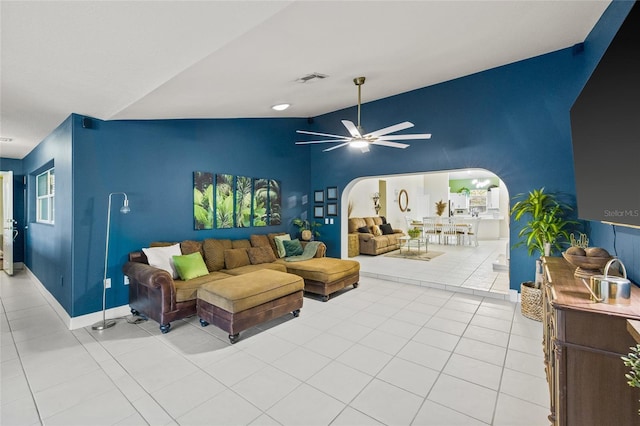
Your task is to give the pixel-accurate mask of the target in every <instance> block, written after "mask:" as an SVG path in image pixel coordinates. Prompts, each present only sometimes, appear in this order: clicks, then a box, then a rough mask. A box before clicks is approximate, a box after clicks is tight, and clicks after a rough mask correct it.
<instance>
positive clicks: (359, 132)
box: [296, 77, 431, 152]
mask: <svg viewBox="0 0 640 426" xmlns="http://www.w3.org/2000/svg"><path fill="white" fill-rule="evenodd" d="M364 80H365V78H364V77H356V78H354V79H353V82H354V83H355V84H356V86H358V125H357V126H356V125H355V124H353V122H352V121H349V120H342V124H344V127H346V128H347V131H348V132H349V134H351V136H340V135H332V134H328V133H318V132H309V131H306V130H297V131H296V132H297V133H302V134H305V135H313V136H324V137H328V138H333V139H323V140H317V141H298V142H296V145H309V144H316V143H338V145H335V146H332V147H331V148H327V149H324V150H323V152H326V151H332V150H334V149H338V148H342V147H343V146H347V145H348V146H351V147H353V148H360V150H361V151H362V152H369V145H382V146H389V147H392V148H402V149H404V148H407V147H408V146H409V144H406V143H400V142H393V141H400V140H413V139H431V134H430V133H422V134H413V135H389V133H394V132H398V131H400V130H404V129H408V128H410V127H413V123H410V122H408V121H404V122H402V123H398V124H395V125H393V126H389V127H385V128H384V129H380V130H376V131H375V132H371V133H366V134H365V133H364V130H363V129H362V126H360V103H361V96H360V89H361V87H362V85H363V84H364Z"/></svg>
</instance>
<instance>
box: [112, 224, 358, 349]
mask: <svg viewBox="0 0 640 426" xmlns="http://www.w3.org/2000/svg"><path fill="white" fill-rule="evenodd" d="M277 235H283V234H281V233H279V234H268V235H252V236H251V238H250V239H244V240H222V239H205V240H203V241H183V242H181V243H180V251H181V253H182V254H183V255H187V254H191V253H195V252H200V253H201V255H202V258H203V260H204V263H205V265H206V268H207V271H208V274H207V275H204V276H199V277H197V278H192V279H189V280H186V281H185V280H181V279H177V278H173V277H172V275H171V274H170V273H169V272H167V271H166V270H164V269H160V268H157V267H154V266H151V265H149V261H148V259H147V256H146V255H145V253H144V252H143V251H137V252H133V253H130V254H129V261H128V262H127V263H126V264H125V265H124V266H123V272H124V274H125V275H126V276H127V277H128V278H129V283H130V284H129V305H130V307H131V312H132V313H134V314H142V315H144V316H146V317H148V318H151V319H153V320H155V321H157V322H158V323H159V324H160V330H161V331H162V332H163V333H167V332H168V331H169V329H170V327H171V322H172V321H175V320H178V319H181V318H185V317H188V316H191V315H194V314H196V312H197V304H198V291H199V290H200V289H201V288H203V287H206V286H207V285H209V284H211V283H215V282H221V283H225V285H238V282H243V278H244V281H246V285H247V286H253V287H254V288H260V285H259V281H260V279H261V278H260V277H261V276H267V275H274V274H271V273H268V274H264V273H263V272H264V271H265V270H270V271H276V272H278V273H280V274H284V275H288V274H293V275H296V276H298V277H301V278H302V279H303V282H304V291H305V292H308V293H315V294H318V295H320V296H322V299H323V300H324V301H327V300H328V299H329V296H330V295H331V294H332V293H335V292H336V291H339V290H341V289H343V288H345V287H347V286H349V285H353V287H354V288H355V287H357V286H358V281H359V279H360V264H359V263H358V262H356V261H353V260H343V259H333V258H327V257H325V253H326V246H325V245H324V244H323V243H320V245H319V246H318V250H317V252H316V254H315V257H314V258H311V259H308V260H303V261H298V262H289V261H286V260H285V259H281V258H279V257H278V254H277V250H276V246H275V241H274V239H275V237H276V236H277ZM172 244H174V243H161V242H158V243H152V244H151V246H152V247H162V246H169V245H172ZM277 275H278V274H275V276H276V278H277ZM232 277H237V278H236V279H235V280H229V278H232ZM280 278H281V281H283V282H284V281H287V280H286V278H285V277H284V276H281V277H280ZM256 280H257V281H258V283H256ZM243 285H244V284H243ZM214 287H215V286H214ZM301 293H302V292H301ZM209 296H211V295H208V297H209ZM281 296H282V294H279V296H278V297H281ZM212 297H215V296H212ZM294 299H295V301H294ZM291 300H292V302H291V303H293V304H291V305H290V306H285V307H284V309H289V308H291V309H290V311H291V312H294V315H296V316H297V312H295V311H298V312H299V309H300V307H299V306H297V303H298V302H297V300H298V298H297V297H293V298H292V299H291ZM260 305H261V306H260V307H258V308H256V309H257V311H260V312H262V313H260V314H259V315H256V316H255V318H254V317H251V319H248V320H247V319H246V318H245V319H244V320H243V322H242V324H243V327H247V326H251V325H255V324H257V323H259V322H261V321H264V320H266V319H267V318H269V315H272V314H271V313H270V314H269V315H266V314H265V313H264V312H263V311H264V308H265V306H262V305H263V304H262V303H261V304H260ZM274 309H276V308H275V307H274ZM282 310H283V306H278V307H277V312H282ZM274 312H275V311H274ZM231 314H233V312H232V313H231ZM243 315H244V314H243ZM211 319H212V318H211V317H209V320H207V321H206V322H211V321H210V320H211ZM224 321H226V322H227V323H228V324H232V323H234V322H235V323H236V324H237V323H238V322H237V321H235V319H234V318H231V317H230V318H227V319H225V320H224ZM252 321H256V322H252ZM213 323H215V324H216V325H218V323H217V322H215V321H214V322H213ZM203 325H204V324H203ZM228 331H229V332H230V335H229V338H230V339H231V340H232V342H233V341H234V340H233V339H232V335H234V334H236V338H237V332H236V331H237V328H236V329H232V326H231V325H229V330H228Z"/></svg>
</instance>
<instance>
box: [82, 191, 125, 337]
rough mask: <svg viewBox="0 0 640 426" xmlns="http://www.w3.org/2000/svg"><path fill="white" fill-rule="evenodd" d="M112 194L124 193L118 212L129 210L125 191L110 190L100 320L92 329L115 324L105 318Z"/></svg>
mask: <svg viewBox="0 0 640 426" xmlns="http://www.w3.org/2000/svg"><path fill="white" fill-rule="evenodd" d="M114 195H124V202H123V203H122V207H120V213H122V214H127V213H129V212H130V211H131V209H130V208H129V198H128V197H127V194H126V193H125V192H112V193H111V194H109V206H108V207H107V239H106V240H107V242H106V244H105V249H104V277H103V279H102V321H98V322H97V323H95V324H93V325H92V326H91V328H92V329H93V330H104V329H107V328H109V327H113V326H114V325H116V321H115V320H109V321H107V319H106V311H107V263H108V260H109V231H110V229H111V197H112V196H114Z"/></svg>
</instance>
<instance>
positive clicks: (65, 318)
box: [24, 266, 131, 330]
mask: <svg viewBox="0 0 640 426" xmlns="http://www.w3.org/2000/svg"><path fill="white" fill-rule="evenodd" d="M24 270H25V271H26V272H27V274H28V275H29V277H30V278H31V279H32V280H33V281H34V282H35V283H36V286H37V287H38V290H39V291H40V293H41V294H42V296H43V297H44V298H45V299H46V300H47V302H48V303H49V305H51V307H52V308H53V310H54V311H55V313H56V314H57V315H58V317H60V319H61V320H62V322H63V323H64V324H65V326H66V327H67V328H68V329H69V330H75V329H78V328H83V327H87V326H90V325H92V324H95V323H96V322H98V321H102V311H98V312H92V313H90V314H86V315H80V316H78V317H70V316H69V314H68V313H67V311H66V310H65V309H64V308H63V307H62V305H61V304H60V302H58V301H57V300H56V298H55V297H53V295H52V294H51V293H50V292H49V290H47V288H46V287H45V286H44V284H42V283H41V282H40V280H39V279H38V277H36V276H35V275H34V274H33V272H31V270H30V269H29V268H28V267H26V266H24ZM130 314H131V310H130V309H129V305H122V306H116V307H115V308H111V309H107V311H106V312H105V316H106V318H107V319H111V318H119V317H123V316H126V315H130Z"/></svg>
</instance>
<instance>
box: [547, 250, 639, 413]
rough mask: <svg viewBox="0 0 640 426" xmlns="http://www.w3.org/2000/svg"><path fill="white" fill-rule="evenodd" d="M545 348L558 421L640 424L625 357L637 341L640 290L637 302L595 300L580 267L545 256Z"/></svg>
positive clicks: (634, 290) (633, 292) (636, 392)
mask: <svg viewBox="0 0 640 426" xmlns="http://www.w3.org/2000/svg"><path fill="white" fill-rule="evenodd" d="M543 265H544V270H545V271H544V272H545V273H544V284H543V305H544V306H543V324H544V337H543V350H544V354H545V370H546V373H547V381H548V382H549V392H550V408H551V414H550V415H549V420H550V421H551V423H552V424H553V425H639V424H640V416H639V415H638V409H639V408H640V402H638V400H639V399H640V389H638V388H631V387H630V386H629V385H627V380H626V379H625V377H624V375H625V373H627V372H628V368H627V367H625V366H624V363H623V362H622V360H621V359H620V357H621V356H623V355H626V354H627V353H629V347H631V346H635V345H636V342H635V340H634V338H633V337H632V336H631V334H630V333H629V332H628V330H627V319H632V320H639V319H640V288H637V287H636V286H635V285H632V289H631V305H629V306H618V305H610V304H605V303H595V302H592V301H591V300H590V298H589V292H588V290H587V288H586V287H585V286H584V284H583V283H582V281H581V280H580V279H578V278H575V277H574V276H573V271H574V269H575V268H574V267H573V266H571V265H570V264H569V263H568V262H567V261H565V260H564V259H563V258H561V257H545V258H544V259H543Z"/></svg>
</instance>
